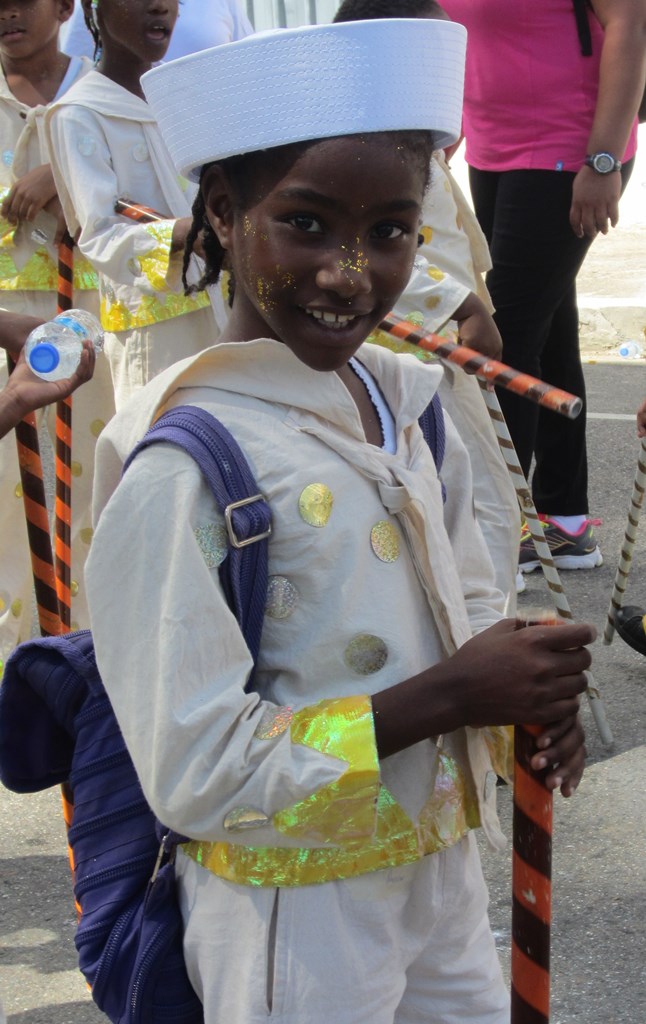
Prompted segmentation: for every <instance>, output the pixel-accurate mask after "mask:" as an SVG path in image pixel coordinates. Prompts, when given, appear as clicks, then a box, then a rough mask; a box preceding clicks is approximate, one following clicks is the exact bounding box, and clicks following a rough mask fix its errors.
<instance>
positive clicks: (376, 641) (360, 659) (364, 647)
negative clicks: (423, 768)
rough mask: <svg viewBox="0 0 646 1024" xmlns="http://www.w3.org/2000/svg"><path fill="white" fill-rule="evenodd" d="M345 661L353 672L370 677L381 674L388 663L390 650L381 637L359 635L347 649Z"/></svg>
mask: <svg viewBox="0 0 646 1024" xmlns="http://www.w3.org/2000/svg"><path fill="white" fill-rule="evenodd" d="M343 660H344V661H345V663H346V665H347V666H348V668H351V669H352V670H353V672H357V673H358V674H359V675H360V676H370V675H373V673H375V672H379V670H380V669H382V668H383V667H384V665H385V664H386V662H387V661H388V648H387V646H386V643H385V641H384V640H382V639H381V637H379V636H373V635H372V634H371V633H359V635H358V636H355V637H354V638H353V639H352V640H351V641H350V643H349V644H348V646H347V647H346V649H345V651H344V654H343Z"/></svg>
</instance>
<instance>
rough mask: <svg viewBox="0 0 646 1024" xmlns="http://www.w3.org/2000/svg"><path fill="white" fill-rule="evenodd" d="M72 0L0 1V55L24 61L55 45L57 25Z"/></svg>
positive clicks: (67, 13)
mask: <svg viewBox="0 0 646 1024" xmlns="http://www.w3.org/2000/svg"><path fill="white" fill-rule="evenodd" d="M72 10H73V4H72V0H0V55H2V56H3V57H7V58H9V59H13V60H24V59H26V58H28V57H33V56H34V55H35V54H37V53H40V52H41V51H42V50H44V49H45V48H46V47H47V46H48V45H50V44H51V45H53V48H54V50H55V49H56V48H57V44H58V31H59V29H60V26H61V24H62V23H63V22H64V21H67V19H68V18H69V17H70V15H71V13H72Z"/></svg>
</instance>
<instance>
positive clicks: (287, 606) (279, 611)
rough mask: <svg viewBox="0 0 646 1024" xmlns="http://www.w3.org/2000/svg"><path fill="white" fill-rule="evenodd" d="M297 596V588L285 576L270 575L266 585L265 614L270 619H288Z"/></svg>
mask: <svg viewBox="0 0 646 1024" xmlns="http://www.w3.org/2000/svg"><path fill="white" fill-rule="evenodd" d="M298 598H299V593H298V590H297V589H296V587H295V586H294V584H293V583H292V582H291V581H290V580H288V579H287V577H286V576H271V577H270V578H269V584H268V586H267V603H266V605H265V614H266V615H268V616H269V617H270V618H271V619H288V618H289V616H290V615H291V614H292V612H293V611H294V608H295V607H296V602H297V601H298Z"/></svg>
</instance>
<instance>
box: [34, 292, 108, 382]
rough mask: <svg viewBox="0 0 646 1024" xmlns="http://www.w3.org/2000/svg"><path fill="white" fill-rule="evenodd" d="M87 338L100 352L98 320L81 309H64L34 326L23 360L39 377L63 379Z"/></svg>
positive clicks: (74, 364) (77, 357)
mask: <svg viewBox="0 0 646 1024" xmlns="http://www.w3.org/2000/svg"><path fill="white" fill-rule="evenodd" d="M87 338H89V339H90V341H91V342H92V344H93V345H94V350H95V352H100V351H101V349H102V348H103V331H102V330H101V324H100V323H99V321H98V320H97V318H96V317H95V316H93V315H92V313H88V312H87V311H86V310H84V309H68V310H67V311H66V312H65V313H59V314H58V316H56V317H54V319H53V320H50V321H49V322H48V323H46V324H41V326H40V327H36V328H34V330H33V331H32V332H31V334H30V335H29V337H28V338H27V341H26V342H25V356H26V358H27V362H28V363H29V366H30V367H31V369H32V370H33V371H34V373H36V374H37V375H38V376H39V377H42V378H43V380H64V379H65V378H67V377H71V376H72V374H73V373H74V371H75V370H76V368H77V366H78V364H79V361H80V359H81V353H82V351H83V342H84V341H85V340H86V339H87Z"/></svg>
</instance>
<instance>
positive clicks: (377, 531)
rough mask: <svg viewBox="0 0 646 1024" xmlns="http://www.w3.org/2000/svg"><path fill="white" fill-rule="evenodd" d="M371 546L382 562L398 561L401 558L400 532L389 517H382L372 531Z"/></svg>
mask: <svg viewBox="0 0 646 1024" xmlns="http://www.w3.org/2000/svg"><path fill="white" fill-rule="evenodd" d="M370 546H371V547H372V550H373V551H374V553H375V554H376V556H377V558H378V559H379V561H380V562H396V561H397V559H398V558H399V533H398V531H397V528H396V526H394V524H393V523H391V522H389V521H388V520H387V519H380V520H379V522H378V523H375V525H374V526H373V528H372V530H371V531H370Z"/></svg>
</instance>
